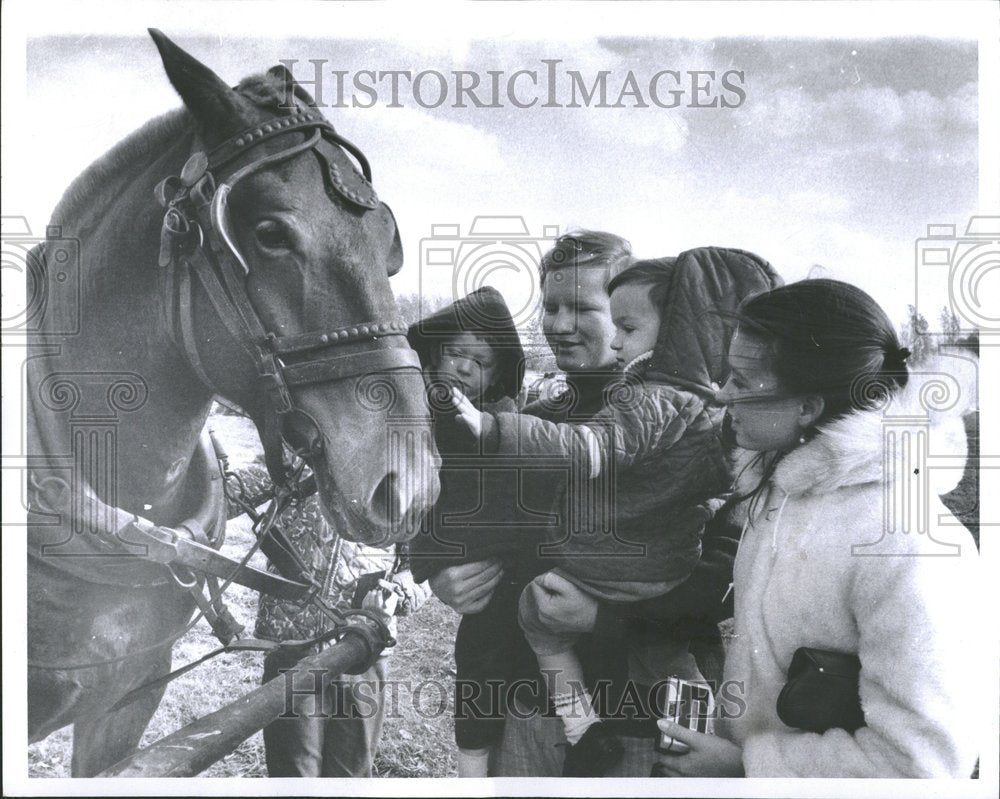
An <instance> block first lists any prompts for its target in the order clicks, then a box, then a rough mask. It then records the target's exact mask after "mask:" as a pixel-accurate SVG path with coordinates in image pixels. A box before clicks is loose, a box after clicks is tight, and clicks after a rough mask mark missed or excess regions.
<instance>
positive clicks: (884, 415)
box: [740, 355, 978, 495]
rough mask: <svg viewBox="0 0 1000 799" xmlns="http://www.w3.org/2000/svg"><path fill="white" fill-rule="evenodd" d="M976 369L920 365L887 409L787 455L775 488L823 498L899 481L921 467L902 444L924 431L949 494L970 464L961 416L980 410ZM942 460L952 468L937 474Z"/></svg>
mask: <svg viewBox="0 0 1000 799" xmlns="http://www.w3.org/2000/svg"><path fill="white" fill-rule="evenodd" d="M977 365H978V364H977V363H976V362H974V360H973V359H972V358H971V356H969V357H966V356H964V355H963V356H961V357H939V358H935V359H932V360H931V361H929V362H927V363H925V364H922V365H921V368H920V370H919V371H911V374H910V379H909V382H908V383H907V386H906V388H905V389H904V390H903V391H901V392H899V393H897V394H896V395H895V396H894V397H893V398H892V400H891V401H890V403H889V405H888V406H887V407H885V408H882V409H874V410H866V411H854V412H852V413H849V414H847V415H846V416H843V417H841V418H840V419H837V420H835V421H833V422H831V423H830V424H828V425H826V426H824V427H823V428H822V429H821V430H820V431H819V433H818V434H817V435H816V436H815V437H814V438H813V439H812V440H811V441H808V442H807V443H805V444H803V445H801V446H799V447H796V448H795V449H794V450H792V451H791V452H789V453H788V454H787V455H785V456H784V457H783V458H782V459H781V461H780V463H779V464H778V466H777V468H776V469H775V472H774V476H773V478H772V482H773V484H774V485H775V486H777V487H778V488H780V489H781V490H782V491H783V492H785V493H786V494H791V495H794V494H806V493H812V494H820V493H828V492H832V491H836V490H837V489H839V488H843V487H847V486H853V485H861V484H865V483H875V482H881V481H882V480H883V479H884V475H886V474H889V475H895V476H897V477H896V478H895V479H899V476H901V475H903V471H902V469H905V470H906V473H907V474H908V473H909V471H911V470H912V469H913V464H914V463H918V462H919V461H917V460H916V459H915V458H914V457H913V456H912V455H911V456H909V457H908V452H907V451H906V450H907V449H908V446H909V445H907V444H904V443H902V442H904V439H905V437H906V434H909V440H910V443H911V444H912V443H913V442H914V441H916V440H917V438H918V437H919V436H920V434H921V433H924V434H925V435H926V439H924V442H923V446H924V447H925V450H924V451H925V452H926V453H927V466H928V467H929V471H930V479H931V481H932V486H933V487H934V489H935V490H936V491H937V493H939V494H945V493H948V492H949V491H951V490H952V489H953V488H954V487H955V486H956V485H958V482H959V480H961V478H962V471H963V470H962V469H961V468H958V466H959V465H964V460H965V458H966V454H967V442H966V435H965V425H964V422H963V420H962V416H963V415H964V414H966V413H968V412H969V411H971V410H974V409H975V407H976V402H977V396H978V392H977V388H978V386H977V384H976V368H977ZM893 442H895V445H893ZM942 457H944V458H948V459H949V460H951V461H952V462H951V463H949V468H946V469H945V468H938V469H935V468H933V466H934V460H936V459H940V458H942ZM886 458H892V459H893V461H895V464H894V466H893V468H892V469H891V470H886V469H885V462H886ZM959 459H960V460H959ZM745 477H747V478H748V479H749V480H752V479H753V477H752V475H746V476H745ZM757 479H758V480H759V479H760V478H759V471H758V476H757ZM745 482H747V480H744V479H741V480H740V483H741V484H743V483H745ZM749 485H750V486H751V487H752V486H753V485H756V483H754V482H750V483H749Z"/></svg>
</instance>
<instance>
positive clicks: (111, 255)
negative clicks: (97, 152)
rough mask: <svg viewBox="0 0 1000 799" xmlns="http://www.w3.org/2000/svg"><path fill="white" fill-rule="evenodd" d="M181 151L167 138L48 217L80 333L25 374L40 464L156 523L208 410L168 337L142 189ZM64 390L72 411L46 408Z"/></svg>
mask: <svg viewBox="0 0 1000 799" xmlns="http://www.w3.org/2000/svg"><path fill="white" fill-rule="evenodd" d="M191 141H192V138H191V136H190V135H188V136H182V137H177V138H175V139H174V140H173V143H172V146H170V147H168V148H167V149H166V150H165V151H164V152H162V153H160V154H158V155H157V156H156V157H155V158H154V159H152V160H150V159H148V158H147V159H146V160H144V161H142V162H134V163H131V164H123V165H122V168H121V170H120V172H118V173H112V174H102V175H101V179H100V184H101V185H98V186H94V187H93V188H94V195H95V196H94V197H93V199H92V201H91V202H88V203H86V204H85V205H86V213H80V214H78V215H77V217H76V218H67V217H65V216H58V214H59V210H60V209H57V217H54V218H53V224H58V225H60V226H61V227H62V232H63V236H67V237H74V236H75V237H76V238H78V239H79V247H80V253H81V263H80V269H81V278H82V279H81V297H80V301H81V305H80V329H79V333H78V334H76V335H68V336H61V337H59V338H58V345H57V348H56V349H55V350H49V351H48V352H47V353H46V354H45V355H44V356H43V357H41V358H36V359H34V360H35V363H34V364H33V365H34V366H35V377H36V383H35V385H36V388H37V389H38V393H39V396H37V397H36V396H35V392H33V393H32V399H33V400H36V401H35V402H33V408H32V410H33V411H34V413H35V417H36V422H37V430H38V438H39V439H40V442H39V443H40V444H41V446H42V450H43V452H44V454H45V455H47V456H51V455H55V454H62V455H65V454H66V453H72V454H73V457H74V461H75V462H77V463H80V462H85V463H89V464H91V466H90V468H89V469H88V470H86V471H87V474H85V475H84V476H83V479H86V480H87V481H88V482H89V483H90V484H91V487H92V488H93V489H94V490H95V491H96V492H97V493H98V494H99V495H101V496H102V499H104V500H105V501H108V502H113V504H115V505H117V506H118V507H121V508H124V509H126V510H129V511H132V512H137V513H143V515H146V516H149V517H151V518H153V520H154V521H163V522H166V521H171V520H169V519H162V518H157V517H162V516H163V515H168V516H169V515H170V514H171V512H172V510H174V508H173V505H174V504H175V500H176V499H177V497H179V496H180V495H181V494H182V493H183V492H182V490H181V489H182V487H183V484H184V476H185V474H186V471H187V465H188V463H189V461H190V458H191V456H192V455H193V453H194V450H195V447H196V445H197V441H198V438H199V434H200V432H201V429H202V427H203V425H204V422H205V419H206V417H207V415H208V411H209V409H210V407H211V392H210V390H209V389H208V388H206V387H205V386H203V385H202V384H201V383H200V382H199V380H198V379H197V378H196V376H195V375H194V373H193V371H192V370H191V368H190V366H189V365H188V364H187V361H186V359H185V358H184V357H183V356H182V355H181V354H180V352H179V350H178V349H177V348H176V346H175V345H174V343H173V341H172V339H171V331H170V330H169V319H170V307H169V305H167V303H168V302H170V298H169V297H168V295H167V293H166V291H165V290H164V286H165V283H164V277H165V275H164V274H163V271H162V270H161V269H160V268H159V267H158V266H157V264H156V258H157V253H158V247H159V233H160V224H161V220H162V209H160V208H159V207H158V206H157V205H156V203H155V200H154V198H153V187H154V186H155V185H156V183H157V182H158V181H159V180H160V179H162V178H163V177H166V176H167V175H171V174H177V173H178V172H179V171H180V167H181V165H182V164H183V162H184V160H185V159H186V158H187V156H188V154H189V150H190V147H191ZM97 195H100V196H97ZM77 207H79V204H77ZM64 380H65V381H66V383H65V385H66V386H70V387H71V390H72V391H74V392H75V394H73V396H74V397H76V401H75V402H73V403H72V407H66V404H65V402H63V403H60V402H52V401H51V399H52V398H51V394H52V390H53V388H54V387H55V386H56V385H57V384H60V383H61V382H62V381H64ZM66 390H70V389H69V388H67V389H66ZM46 394H48V395H49V396H46ZM37 400H40V402H38V401H37ZM81 449H84V450H88V451H87V452H80V451H79V450H81ZM91 472H92V473H91ZM98 483H103V485H98ZM147 506H151V507H147ZM151 511H152V512H151Z"/></svg>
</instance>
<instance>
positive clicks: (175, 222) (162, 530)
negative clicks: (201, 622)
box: [29, 106, 420, 689]
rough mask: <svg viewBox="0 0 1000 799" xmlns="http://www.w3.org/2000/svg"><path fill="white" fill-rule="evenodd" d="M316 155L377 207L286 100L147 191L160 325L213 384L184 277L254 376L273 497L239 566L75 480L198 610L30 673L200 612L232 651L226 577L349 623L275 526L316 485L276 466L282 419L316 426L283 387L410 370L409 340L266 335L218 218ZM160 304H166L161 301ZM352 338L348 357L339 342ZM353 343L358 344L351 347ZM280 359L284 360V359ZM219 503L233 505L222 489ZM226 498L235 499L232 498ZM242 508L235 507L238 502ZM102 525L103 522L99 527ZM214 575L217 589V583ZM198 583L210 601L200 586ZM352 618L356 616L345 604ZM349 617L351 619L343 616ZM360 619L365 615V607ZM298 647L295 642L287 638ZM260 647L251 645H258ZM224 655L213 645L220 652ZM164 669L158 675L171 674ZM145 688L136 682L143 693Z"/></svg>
mask: <svg viewBox="0 0 1000 799" xmlns="http://www.w3.org/2000/svg"><path fill="white" fill-rule="evenodd" d="M297 131H298V132H305V133H306V134H307V137H306V139H305V140H304V141H302V142H299V143H297V144H294V145H291V146H289V147H287V148H286V149H284V150H281V151H279V152H276V153H271V154H268V155H265V156H262V157H260V158H257V159H256V160H253V161H250V162H249V163H246V164H244V165H242V166H240V165H238V164H237V166H236V167H235V168H234V166H233V164H234V162H237V161H238V160H239V159H240V157H241V156H243V155H244V154H246V153H248V152H250V151H252V150H253V149H254V148H256V147H257V146H258V145H259V144H261V143H262V142H264V141H268V140H270V139H272V138H274V137H276V136H282V135H285V134H288V133H293V132H297ZM339 148H343V149H344V150H346V151H347V152H349V153H350V154H351V155H353V156H354V158H356V159H357V161H358V163H359V164H360V165H361V168H362V171H363V177H362V175H360V174H358V173H357V172H356V171H355V170H354V169H353V168H352V169H349V170H343V169H342V168H341V167H340V166H339V165H338V163H337V161H336V158H335V155H336V151H337V150H338V149H339ZM309 151H312V152H315V153H316V154H317V155H318V156H319V158H320V160H321V162H322V163H323V164H324V165H325V169H326V174H327V176H328V179H329V183H330V185H331V186H332V188H333V190H334V191H335V192H336V193H337V195H338V196H339V197H340V198H341V199H342V200H344V201H345V202H347V203H349V204H351V205H352V206H354V207H356V208H360V209H361V210H362V212H365V211H367V210H374V209H376V208H378V207H379V205H380V201H379V199H378V197H377V195H376V194H375V191H374V189H373V188H372V186H371V182H370V181H371V168H370V166H369V164H368V161H367V159H366V158H365V156H364V154H363V153H362V152H361V151H360V150H359V149H358V148H357V147H356V146H355V145H353V144H352V143H351V142H349V141H348V140H346V139H344V138H343V137H342V136H340V135H339V134H338V133H337V132H336V131H335V130H334V128H333V126H332V125H331V124H330V123H329V122H328V121H327V120H326V119H325V118H324V117H323V116H322V115H321V114H320V113H319V112H317V111H314V110H312V109H309V108H303V107H300V106H297V107H295V108H293V109H290V110H289V111H288V113H287V114H286V115H285V116H283V117H277V118H275V119H272V120H270V121H269V122H267V123H262V124H260V125H258V126H256V127H254V128H251V129H249V130H246V131H244V132H242V133H241V134H239V135H237V136H234V137H232V138H231V139H228V140H227V141H225V142H223V143H222V144H220V145H218V146H217V147H215V148H214V149H213V150H211V151H210V152H209V153H208V154H207V155H206V154H205V153H204V152H203V151H198V152H195V153H194V154H193V155H191V156H190V157H189V158H188V160H187V162H186V163H185V165H184V167H183V169H182V170H181V174H180V175H179V176H170V177H167V178H165V179H163V180H162V181H160V183H158V184H157V186H156V188H155V194H156V197H157V200H158V201H159V202H160V204H161V206H162V207H163V208H164V209H165V213H164V218H163V224H162V228H161V236H160V253H159V260H158V263H159V265H160V267H162V268H169V269H170V270H171V272H170V274H169V285H170V286H171V287H172V288H173V291H172V292H171V293H172V294H173V298H172V305H173V307H174V309H175V312H174V313H170V314H169V316H170V317H171V320H170V321H171V324H170V328H171V330H172V331H173V337H174V340H175V341H176V342H177V343H178V345H179V346H180V347H181V349H182V350H183V351H184V353H185V355H186V358H187V360H188V362H189V364H190V365H191V367H192V369H193V370H194V371H195V373H196V374H197V375H198V377H199V379H200V380H201V381H202V382H203V383H204V384H205V385H206V387H208V388H210V389H212V391H213V392H215V393H219V392H217V391H216V390H215V387H214V385H213V381H212V380H211V378H210V376H209V375H208V374H207V373H206V371H205V368H204V365H203V362H202V359H201V356H200V354H199V349H198V343H197V336H196V335H195V332H194V329H195V328H194V323H193V319H192V301H191V289H192V278H193V279H194V280H197V281H198V282H199V283H200V284H201V286H202V288H203V289H204V291H205V294H206V295H207V297H208V299H209V301H210V303H211V305H212V307H213V309H214V310H215V313H216V314H217V316H218V318H219V319H220V320H221V321H222V323H223V325H224V326H225V328H226V330H227V331H228V333H229V334H230V336H231V337H232V338H233V339H234V341H236V342H237V344H238V345H239V346H240V347H241V348H242V349H243V350H244V351H245V352H246V353H248V354H249V355H250V356H251V358H252V359H253V361H254V364H255V367H256V370H257V380H258V384H259V385H260V387H261V390H262V391H263V392H264V395H265V397H266V403H265V408H264V411H263V419H262V420H256V421H257V427H258V431H259V433H260V437H261V443H262V445H263V447H264V453H265V462H266V465H267V469H268V472H269V473H270V475H271V478H272V480H273V481H274V486H275V491H274V499H273V501H272V503H271V505H270V507H269V508H268V509H267V511H265V512H264V513H263V514H261V515H260V516H259V517H256V518H255V524H254V528H255V529H254V532H255V533H256V535H257V539H258V544H257V545H255V546H254V547H253V548H252V549H251V551H250V552H249V553H247V554H246V556H245V557H243V558H242V559H241V560H240V561H235V560H232V559H231V558H229V557H227V556H225V555H222V554H221V553H220V552H218V551H217V550H216V547H218V546H219V545H220V544H221V536H218V537H216V536H213V535H211V534H210V535H208V536H205V535H197V532H200V530H199V531H196V534H192V533H191V530H190V529H189V528H190V527H192V525H188V524H186V523H185V524H182V525H179V528H180V529H172V528H170V527H165V526H162V525H155V524H153V523H152V522H150V521H148V520H146V519H143V518H141V517H139V516H137V515H135V514H130V513H126V512H125V511H122V510H121V509H118V508H113V509H111V508H108V507H107V506H106V505H104V504H103V503H101V502H100V500H99V499H97V497H96V496H94V495H93V493H92V492H90V491H89V490H88V489H87V488H86V487H84V488H83V491H84V494H85V496H86V502H85V504H90V505H94V506H95V507H99V508H103V509H104V514H103V517H102V518H106V519H109V520H110V523H109V524H105V525H101V529H99V530H95V532H98V533H101V534H103V536H105V537H108V538H109V540H121V541H125V542H128V543H129V544H135V545H143V546H145V547H146V554H145V555H143V556H142V557H144V558H145V559H148V560H152V561H156V562H159V563H162V564H163V565H164V566H166V567H167V568H168V569H169V571H170V574H171V576H172V577H173V579H174V581H175V582H176V583H177V584H178V585H179V586H180V587H181V588H184V589H186V590H189V591H190V592H191V593H192V594H193V595H194V597H195V599H196V601H197V603H198V606H199V613H198V614H197V615H196V617H195V618H194V619H193V620H192V621H191V622H190V623H189V624H188V625H187V626H186V627H185V628H184V629H183V630H181V632H180V633H178V634H177V635H172V636H171V637H170V638H169V640H168V639H165V640H163V641H159V642H156V643H155V644H152V645H150V646H146V647H143V648H142V649H140V650H136V651H134V652H130V653H127V654H125V655H123V656H120V657H116V658H110V659H108V660H105V661H98V662H91V663H81V664H45V663H35V662H30V663H29V665H30V666H33V667H36V668H44V669H53V670H66V669H70V670H72V669H82V668H92V667H97V666H101V665H105V664H109V663H114V662H117V661H120V660H125V659H128V658H131V657H134V656H137V655H140V654H143V653H145V652H147V651H152V650H154V649H157V648H159V647H162V646H164V645H167V644H169V643H172V641H174V640H176V638H178V637H180V635H183V634H184V632H186V631H187V630H189V629H190V628H191V627H192V626H193V625H194V624H195V623H196V622H197V621H198V619H199V618H201V617H203V616H204V617H205V618H206V619H207V620H208V621H209V622H210V624H211V626H212V628H213V631H214V632H215V634H216V636H217V637H218V638H219V639H220V640H221V641H222V643H223V645H224V647H223V648H224V649H227V648H241V645H240V641H239V640H234V639H238V637H239V635H240V633H241V632H242V629H243V628H242V626H241V625H239V624H238V623H237V622H236V621H235V620H234V619H233V618H232V616H231V615H230V614H229V611H228V610H227V609H226V608H225V605H224V604H223V601H222V593H223V592H224V591H225V589H226V587H227V586H228V585H229V584H230V583H233V582H235V583H239V584H241V585H244V586H247V587H250V588H252V589H254V590H256V591H259V592H261V593H268V594H271V595H274V596H278V597H281V598H284V599H290V600H294V601H298V602H303V603H305V602H313V603H316V604H318V605H319V607H320V609H321V610H322V612H323V613H324V614H325V615H327V616H328V617H330V618H331V620H332V621H333V622H334V624H335V626H336V627H337V628H340V627H342V626H343V625H344V624H345V623H348V618H347V616H345V614H344V613H342V612H339V611H337V610H336V609H333V608H331V607H329V606H328V605H327V603H326V602H324V601H323V600H322V598H321V597H319V596H318V595H317V591H318V585H317V583H316V581H315V580H314V579H313V576H312V574H311V573H310V570H309V568H308V566H307V565H306V564H305V563H304V562H303V560H302V558H301V556H299V555H298V553H297V552H296V550H295V548H294V547H293V546H291V544H290V543H289V542H288V541H287V539H286V538H285V537H284V535H283V533H282V532H281V531H280V529H279V528H278V527H277V525H276V524H275V521H276V519H277V517H278V516H279V515H280V513H281V512H282V511H283V510H284V509H285V508H286V507H287V506H288V504H289V502H291V501H292V500H293V499H294V498H296V497H302V496H303V495H304V494H305V493H307V492H309V491H310V490H315V481H314V480H313V481H301V482H300V481H299V478H300V476H301V463H302V461H301V460H299V465H298V467H297V468H295V467H289V466H288V465H287V464H286V459H285V454H284V445H283V436H282V421H283V419H284V417H286V416H287V415H288V414H290V413H292V412H297V413H300V414H303V415H304V416H305V417H306V418H308V419H309V420H310V421H311V422H312V424H313V425H314V426H315V427H316V428H317V433H319V432H320V430H319V427H318V425H317V424H316V422H315V420H313V419H312V417H311V416H309V415H308V414H307V413H305V411H303V410H302V409H300V408H297V407H296V405H295V402H294V398H293V396H292V391H291V390H292V389H293V388H296V387H301V386H307V385H312V384H317V383H325V382H330V381H336V380H345V379H349V378H354V377H360V376H362V375H367V374H370V373H373V372H385V371H393V370H402V369H416V370H418V371H419V369H420V363H419V361H418V359H417V356H416V354H415V353H414V352H413V351H412V350H411V349H409V348H408V347H405V348H402V347H398V346H393V345H392V344H393V340H394V338H395V337H399V336H403V337H405V335H406V326H405V324H403V323H402V322H401V321H400V320H398V319H393V320H389V321H371V322H366V323H360V324H353V325H349V326H344V327H337V328H330V329H323V330H318V331H314V332H308V333H299V334H294V335H277V334H276V333H274V332H271V331H268V330H267V329H266V326H265V325H264V323H263V322H262V320H261V318H260V316H259V314H258V313H257V310H256V309H255V307H254V305H253V303H252V302H251V300H250V297H249V295H248V293H247V286H246V278H247V277H248V276H249V274H250V268H249V266H248V264H247V262H246V260H245V259H244V257H243V256H242V254H241V253H240V251H239V249H238V247H237V245H236V242H235V239H234V237H233V234H232V232H231V227H230V224H229V212H228V200H229V196H230V193H231V192H232V190H233V188H234V187H235V186H236V185H237V184H238V183H239V182H240V181H241V180H243V179H245V178H247V177H249V176H250V175H252V174H254V173H256V172H259V171H260V170H262V169H265V168H267V167H270V166H273V165H275V164H278V163H281V162H284V161H287V160H289V159H291V158H294V157H296V156H297V155H300V154H302V153H304V152H309ZM168 307H171V306H168ZM343 345H355V346H353V347H352V348H351V351H350V352H347V353H344V354H341V353H343V350H339V351H338V348H340V347H342V346H343ZM358 345H364V346H358ZM289 360H291V361H292V362H289ZM213 443H214V444H216V456H217V458H218V460H219V462H220V464H222V471H223V472H225V466H224V464H225V454H224V453H223V452H221V448H220V447H219V446H218V442H217V441H214V440H213ZM321 447H322V436H320V435H317V437H316V438H315V439H314V445H313V449H312V450H311V451H309V452H301V451H299V452H296V453H295V454H296V455H298V456H300V458H301V457H305V456H308V457H314V456H316V455H318V454H319V449H320V448H321ZM34 493H35V495H36V496H35V502H36V503H37V504H38V506H39V507H41V508H44V509H46V510H48V511H51V512H61V513H66V512H69V513H70V514H72V510H71V509H70V508H69V507H68V503H66V504H65V506H64V503H62V502H58V501H52V500H51V499H50V498H47V497H46V496H45V492H44V491H41V490H39V491H37V492H34ZM227 495H229V498H230V500H235V499H236V498H235V497H233V496H232V495H231V494H230V492H229V491H227ZM237 504H241V505H242V504H243V503H240V502H238V501H237ZM244 510H246V508H244ZM105 527H106V528H107V529H104V528H105ZM258 546H259V547H260V548H261V549H262V551H264V553H265V554H266V555H267V556H268V558H269V559H270V560H271V562H272V563H273V564H274V565H275V567H276V568H277V569H278V571H279V574H278V575H275V574H271V573H268V572H264V571H261V570H259V569H255V568H253V567H250V566H249V565H248V563H247V562H248V561H249V559H250V556H251V555H252V554H253V553H254V552H255V551H256V549H257V547H258ZM218 580H222V581H223V585H222V586H221V587H220V586H219V585H218ZM203 584H207V585H206V587H207V588H208V589H209V590H208V594H209V596H205V595H204V593H203V588H202V586H203ZM352 613H353V614H355V615H357V614H358V613H361V612H360V611H354V612H352ZM348 615H350V614H348ZM365 615H369V614H365ZM297 643H299V644H301V643H303V642H297ZM243 644H244V646H243V647H242V648H248V649H254V648H256V649H261V648H267V647H268V646H272V645H273V644H269V643H267V642H256V641H253V639H250V640H245V641H243ZM257 644H261V645H259V646H258V645H257ZM221 651H223V650H219V652H221ZM173 676H175V675H173V674H172V675H168V678H172V677H173ZM146 687H147V686H143V689H145V688H146Z"/></svg>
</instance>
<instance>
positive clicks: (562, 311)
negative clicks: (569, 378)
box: [542, 266, 615, 373]
mask: <svg viewBox="0 0 1000 799" xmlns="http://www.w3.org/2000/svg"><path fill="white" fill-rule="evenodd" d="M607 277H608V273H607V269H606V268H605V267H603V266H567V267H564V268H562V269H556V270H553V271H552V272H551V273H550V274H549V275H548V276H547V277H546V278H545V286H544V288H543V289H542V303H543V306H542V331H543V332H544V333H545V340H546V341H547V342H548V344H549V347H551V348H552V352H553V353H554V354H555V356H556V365H557V366H558V367H559V368H560V369H562V371H564V372H568V373H573V372H586V371H591V370H593V371H602V370H606V369H607V370H610V369H612V368H613V367H614V364H615V354H614V352H612V351H611V347H610V346H609V344H610V343H611V337H612V336H613V335H614V332H615V329H614V325H612V324H611V313H610V311H609V310H608V293H607V291H605V290H604V285H605V281H606V280H607Z"/></svg>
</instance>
